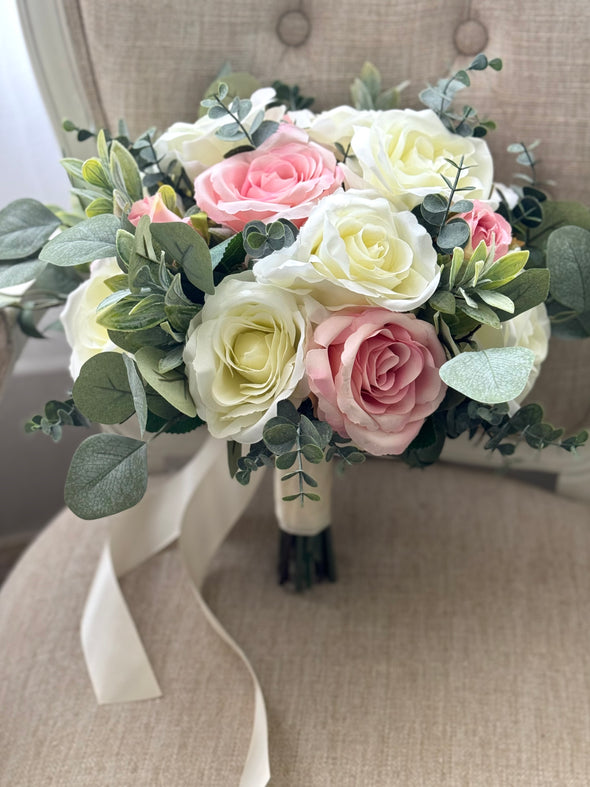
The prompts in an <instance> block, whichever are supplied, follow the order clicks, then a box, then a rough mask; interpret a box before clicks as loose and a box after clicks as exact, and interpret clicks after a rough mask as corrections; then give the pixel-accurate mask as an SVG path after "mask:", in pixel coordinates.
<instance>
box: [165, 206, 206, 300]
mask: <svg viewBox="0 0 590 787" xmlns="http://www.w3.org/2000/svg"><path fill="white" fill-rule="evenodd" d="M150 232H151V235H152V237H153V238H154V240H156V241H157V242H158V243H159V244H160V246H161V247H162V249H163V250H164V252H165V253H166V255H167V256H168V258H169V263H170V264H171V265H172V264H173V263H174V262H176V263H177V264H178V265H179V266H180V268H181V269H182V271H183V272H184V274H185V276H186V277H187V279H188V280H189V281H190V283H191V284H192V285H193V286H194V287H197V288H198V289H199V290H201V291H202V292H207V293H209V294H213V293H214V292H215V287H214V285H213V268H212V265H211V253H210V252H209V248H208V246H207V244H206V243H205V241H204V240H203V238H202V237H201V236H200V235H199V233H198V232H197V231H196V230H194V229H193V228H192V227H189V226H188V225H187V224H185V223H184V222H182V221H172V222H162V223H154V224H151V225H150Z"/></svg>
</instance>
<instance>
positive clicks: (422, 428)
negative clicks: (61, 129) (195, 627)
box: [0, 55, 590, 525]
mask: <svg viewBox="0 0 590 787" xmlns="http://www.w3.org/2000/svg"><path fill="white" fill-rule="evenodd" d="M488 67H490V68H492V69H495V70H499V69H500V68H501V62H500V61H499V60H488V59H487V58H486V57H485V55H478V56H477V57H476V58H475V59H474V60H473V62H472V63H471V64H470V65H469V66H468V67H467V68H466V69H464V70H461V71H459V72H457V73H455V74H453V75H452V76H451V77H450V78H447V79H442V80H440V81H439V82H438V83H437V84H435V85H433V86H430V87H428V88H427V89H426V90H424V91H423V92H422V93H421V95H420V98H421V100H422V102H423V104H424V105H425V108H424V109H421V110H414V109H400V108H397V105H398V103H399V92H400V91H399V89H398V88H391V89H389V90H383V89H382V86H381V80H380V76H379V73H378V71H377V70H376V69H375V68H374V67H372V66H371V65H370V64H365V66H364V67H363V70H362V72H361V76H360V78H359V79H357V80H355V82H354V84H353V86H352V88H351V92H352V97H353V103H354V104H355V106H354V107H353V106H340V107H336V108H334V109H331V110H328V111H326V112H321V113H319V114H315V113H313V112H312V111H311V110H310V109H309V106H310V105H311V99H307V98H305V97H304V96H302V95H301V94H300V92H299V89H298V88H297V87H289V86H287V85H284V84H282V83H275V84H274V85H273V87H263V88H257V89H255V90H254V91H253V92H252V87H256V85H255V84H254V85H252V82H253V80H252V78H251V77H247V76H245V75H240V74H232V73H227V74H225V75H223V76H222V77H220V78H218V79H217V80H216V81H215V82H214V83H213V85H212V86H211V89H210V90H209V91H208V93H207V96H206V98H205V99H204V100H203V102H202V114H201V117H199V119H198V120H197V121H196V122H195V123H175V124H173V125H172V126H171V127H170V128H169V129H167V130H166V131H165V132H164V133H163V134H161V135H160V136H158V135H157V134H156V132H155V130H154V129H150V130H149V131H147V132H145V133H144V134H142V135H141V136H140V137H139V138H138V139H136V140H135V141H132V140H131V139H130V138H129V134H128V132H127V129H126V127H125V125H124V124H121V126H120V128H119V132H118V135H117V136H113V135H111V134H110V133H109V132H108V131H106V130H102V131H99V132H98V134H94V133H93V132H90V131H86V130H81V129H77V128H76V127H75V126H74V124H72V123H69V122H67V123H66V124H65V127H66V128H68V129H70V130H72V131H77V133H78V137H79V138H80V139H84V138H86V137H89V136H95V137H96V145H97V155H96V157H94V158H90V159H88V160H87V161H79V160H76V159H71V158H70V159H65V160H64V161H63V165H64V167H65V168H66V170H67V173H68V175H69V177H70V180H71V183H72V187H73V188H72V194H73V197H74V203H75V205H76V206H77V209H78V210H77V211H74V212H71V213H66V212H64V211H60V210H55V209H50V208H47V207H45V206H43V205H41V204H39V203H38V202H35V201H34V200H17V201H16V202H14V203H12V204H11V205H9V206H8V207H6V208H5V209H4V210H3V211H2V212H1V213H0V258H1V259H3V260H5V261H7V262H5V264H4V265H3V266H2V267H1V268H0V286H6V285H13V284H19V283H22V282H25V281H29V280H31V279H34V283H33V285H32V286H30V287H29V289H27V290H26V292H25V294H24V295H21V296H5V299H4V303H7V304H11V305H16V306H17V307H18V308H19V309H21V322H22V324H23V326H24V327H25V328H27V327H28V330H29V331H31V330H32V331H34V330H35V328H34V321H33V320H32V319H31V315H32V314H33V313H34V310H35V309H37V308H40V307H47V306H48V305H53V304H54V303H55V302H59V301H60V300H62V299H63V296H64V293H66V294H67V300H66V304H65V309H64V310H63V314H62V317H61V319H62V322H63V326H64V328H65V332H66V336H67V338H68V341H69V343H70V345H71V347H72V360H71V373H72V376H73V378H74V384H73V389H72V395H71V398H69V399H67V400H66V401H64V402H56V401H52V402H49V403H48V404H47V405H46V407H45V411H44V413H43V414H42V415H38V416H35V417H34V418H33V419H32V420H31V421H30V423H29V424H28V427H27V428H28V429H29V430H30V431H35V430H41V431H43V432H45V433H47V434H49V435H51V436H52V437H54V438H55V439H57V438H59V435H60V433H61V429H62V427H63V426H64V425H70V424H73V425H82V424H87V423H88V421H92V422H96V423H99V424H121V423H123V422H125V421H127V420H128V419H129V418H131V416H133V415H135V416H136V418H137V421H138V425H139V435H138V437H137V438H135V437H129V436H124V435H121V434H112V433H106V434H105V433H103V434H94V435H92V436H90V437H88V438H87V439H86V440H85V441H84V442H83V443H82V444H81V445H80V447H79V448H78V450H77V451H76V453H75V454H74V457H73V459H72V464H71V468H70V471H69V475H68V478H67V482H66V489H65V497H66V502H67V504H68V505H69V506H70V507H71V509H72V510H73V511H74V512H75V513H76V514H78V515H79V516H81V517H83V518H89V519H91V518H96V517H102V516H106V515H110V514H113V513H115V512H118V511H121V510H123V509H125V508H129V507H131V506H134V505H135V504H136V503H137V502H138V501H139V500H140V499H141V497H142V496H143V494H144V492H145V489H146V483H147V462H146V454H147V444H148V442H149V441H150V440H152V439H153V438H154V437H156V436H157V435H159V434H161V433H163V432H172V433H184V432H188V431H190V430H193V429H195V428H197V427H204V428H206V429H207V430H209V432H210V433H211V435H213V436H214V437H217V438H219V439H222V440H226V441H227V444H228V458H229V470H230V472H231V474H232V475H233V476H235V478H236V481H237V482H239V483H241V484H247V483H248V481H249V479H250V476H251V474H252V473H253V472H255V471H256V470H257V469H258V468H259V467H261V466H263V465H268V466H271V467H275V468H277V469H278V471H279V480H280V482H281V484H282V485H283V486H282V492H281V488H280V486H279V493H278V494H279V498H280V499H281V502H284V503H285V505H284V506H282V508H283V509H284V510H285V512H286V513H285V517H286V518H287V519H288V518H289V516H290V515H289V513H288V512H287V508H288V507H289V506H290V507H291V510H297V511H303V512H304V513H303V514H302V515H299V516H303V518H305V517H311V518H312V519H313V517H314V513H313V507H314V505H315V506H320V505H321V501H320V498H321V491H322V490H321V484H320V487H318V478H321V477H322V473H324V472H325V471H324V466H325V463H326V461H329V460H337V462H338V463H339V464H341V465H347V464H348V465H351V464H355V463H358V462H361V461H363V460H364V458H365V456H367V455H373V456H396V457H399V458H401V459H402V460H404V461H405V462H407V463H409V464H410V465H413V466H425V465H428V464H431V463H433V462H435V461H436V460H437V458H438V457H439V455H440V453H441V450H442V448H443V445H444V443H445V440H446V439H447V438H456V437H458V436H459V435H460V434H462V433H464V432H467V433H469V435H470V436H474V435H475V434H483V435H484V436H485V440H484V443H483V447H484V448H485V449H488V450H496V451H499V452H500V453H501V454H503V455H505V456H509V455H511V454H512V453H513V452H514V450H515V448H516V446H517V444H518V442H520V441H522V440H524V441H525V442H526V443H528V444H529V445H530V446H533V447H534V448H544V447H546V446H549V445H557V446H560V447H561V448H562V449H565V450H567V451H575V449H576V448H577V447H578V446H580V445H582V444H583V443H584V441H585V440H586V438H587V433H585V432H583V433H580V434H578V435H573V436H570V437H565V438H564V437H563V434H562V431H563V430H560V429H555V428H554V427H552V426H551V425H550V424H547V423H545V422H544V419H543V411H542V409H541V407H540V406H539V405H536V404H526V405H525V406H520V404H521V402H522V400H523V398H524V397H525V396H526V395H527V394H528V392H529V391H530V389H531V387H532V385H533V383H534V380H535V377H536V376H537V374H538V371H539V367H540V364H541V362H542V361H543V359H544V357H545V355H546V351H547V341H548V338H549V333H550V319H551V321H552V322H553V324H554V325H555V326H556V330H557V331H558V332H559V335H562V336H563V335H568V336H580V337H583V336H588V335H590V231H589V230H590V212H589V211H588V210H587V209H586V208H584V207H583V206H581V205H578V204H574V203H562V202H556V201H552V200H550V199H549V198H548V196H547V193H546V190H545V188H544V187H543V185H542V183H540V182H539V179H538V173H537V162H536V159H535V153H534V149H535V147H536V144H535V143H533V144H530V145H525V144H524V143H520V142H519V143H515V144H514V145H512V146H511V148H510V151H511V152H513V153H514V154H515V155H516V164H517V165H519V166H522V168H523V171H522V172H520V173H518V178H519V182H520V186H518V187H510V188H509V187H506V186H503V185H500V184H496V183H495V182H494V174H493V161H492V156H491V154H490V150H489V148H488V146H487V144H486V141H485V139H484V137H485V135H486V133H487V131H489V130H492V129H493V127H494V124H493V123H492V122H491V121H486V120H483V119H481V118H480V117H479V116H478V115H477V113H476V112H475V110H474V109H473V108H472V107H469V106H464V107H463V108H462V109H460V110H457V109H456V108H455V104H456V98H457V94H458V93H459V92H460V91H462V90H463V89H465V88H466V87H467V86H468V85H469V83H470V80H471V78H472V76H473V74H474V72H477V71H481V70H484V69H486V68H488ZM248 96H249V97H248ZM515 131H516V130H515ZM317 510H319V508H318V509H317ZM323 524H324V525H327V524H329V519H328V520H327V521H325V522H324V523H323Z"/></svg>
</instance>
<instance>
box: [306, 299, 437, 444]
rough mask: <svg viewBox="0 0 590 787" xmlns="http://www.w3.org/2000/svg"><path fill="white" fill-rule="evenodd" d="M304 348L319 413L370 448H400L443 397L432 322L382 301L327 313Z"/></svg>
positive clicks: (311, 386)
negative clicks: (390, 307)
mask: <svg viewBox="0 0 590 787" xmlns="http://www.w3.org/2000/svg"><path fill="white" fill-rule="evenodd" d="M313 340H314V343H313V345H312V349H310V350H309V351H308V353H307V358H306V371H307V376H308V381H309V386H310V388H311V390H312V392H313V393H314V394H315V395H316V396H317V398H318V407H317V409H318V415H319V417H320V418H322V419H323V420H324V421H327V422H328V423H329V424H330V426H331V427H332V428H333V429H335V430H336V431H337V432H338V433H339V434H341V435H342V436H343V437H350V438H351V439H352V440H353V442H354V443H355V444H356V445H357V446H358V447H359V448H361V449H363V450H365V451H368V452H369V453H371V454H374V455H377V456H381V455H383V454H401V453H402V452H403V451H404V450H405V449H406V448H407V447H408V445H409V444H410V443H411V442H412V440H413V439H414V438H415V437H416V435H417V434H418V432H419V431H420V429H421V427H422V424H423V423H424V419H425V418H426V417H427V416H428V415H430V414H431V413H433V412H434V411H435V410H436V408H437V407H438V405H439V404H440V403H441V401H442V400H443V397H444V395H445V391H446V385H445V384H444V383H443V382H442V380H441V379H440V376H439V373H438V370H439V368H440V367H441V366H442V364H443V363H444V362H445V361H446V357H445V352H444V350H443V347H442V345H441V344H440V342H439V340H438V338H437V335H436V332H435V330H434V328H433V327H432V325H430V324H429V323H427V322H424V321H423V320H418V319H416V317H415V316H414V315H413V314H407V313H406V314H402V313H399V312H390V311H387V310H386V309H365V310H364V311H362V312H360V313H359V312H355V313H352V312H350V311H349V310H348V311H343V312H339V313H337V314H334V315H333V316H332V317H328V319H327V320H325V321H324V322H322V323H320V325H318V327H317V328H316V330H315V333H314V337H313Z"/></svg>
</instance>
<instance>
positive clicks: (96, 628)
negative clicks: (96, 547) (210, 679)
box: [80, 437, 270, 787]
mask: <svg viewBox="0 0 590 787" xmlns="http://www.w3.org/2000/svg"><path fill="white" fill-rule="evenodd" d="M261 476H262V470H260V471H258V472H257V473H256V474H255V475H253V477H252V480H251V481H250V484H249V485H248V486H246V487H244V486H241V485H240V484H238V483H237V482H236V481H234V480H232V479H231V478H230V477H229V474H228V471H227V461H226V444H225V442H224V441H223V440H215V439H214V438H212V437H208V438H207V440H206V442H205V443H204V445H203V447H202V448H201V449H200V450H198V451H197V453H196V454H195V456H194V457H193V458H192V459H191V460H190V461H189V462H188V463H187V464H186V465H185V467H184V468H183V469H182V470H180V471H179V472H177V473H175V474H174V475H172V476H170V477H167V478H158V477H150V480H149V483H148V489H147V492H146V494H145V496H144V498H143V499H142V500H141V502H140V503H139V504H138V505H136V506H135V507H134V508H132V509H129V510H128V511H123V512H122V513H120V514H117V515H116V516H114V517H110V518H109V536H108V539H107V542H106V544H105V546H104V548H103V551H102V554H101V557H100V560H99V563H98V567H97V570H96V574H95V576H94V579H93V581H92V585H91V587H90V591H89V594H88V598H87V600H86V605H85V608H84V612H83V615H82V623H81V629H80V633H81V639H82V649H83V651H84V657H85V659H86V665H87V667H88V672H89V674H90V679H91V681H92V685H93V688H94V692H95V694H96V697H97V700H98V702H99V703H100V704H108V703H114V702H129V701H133V700H146V699H153V698H155V697H160V696H161V694H162V692H161V690H160V687H159V685H158V681H157V679H156V676H155V675H154V672H153V670H152V667H151V665H150V662H149V659H148V657H147V654H146V652H145V650H144V647H143V644H142V642H141V639H140V637H139V634H138V632H137V629H136V627H135V623H134V622H133V618H132V617H131V613H130V612H129V609H128V607H127V604H126V602H125V599H124V597H123V594H122V592H121V588H120V586H119V582H118V578H119V577H121V576H123V574H125V573H127V572H128V571H131V570H132V569H133V568H136V567H137V566H139V565H140V564H141V563H143V562H144V561H145V560H147V559H148V558H150V557H152V556H153V555H155V554H157V553H158V552H159V551H161V550H162V549H164V548H165V547H167V546H168V545H169V544H171V543H172V542H174V541H175V540H176V539H179V548H180V552H181V554H182V557H183V560H184V562H185V565H186V567H187V570H188V573H189V576H190V578H191V582H192V585H193V590H194V593H195V596H196V599H197V601H198V603H199V604H200V606H201V609H202V610H203V612H204V614H205V616H206V618H207V620H208V621H209V623H210V625H211V626H212V627H213V629H214V630H215V631H216V632H217V634H219V636H220V637H221V638H222V639H223V640H224V641H225V642H226V643H227V644H228V645H229V646H230V648H232V650H234V652H235V653H236V654H237V655H238V656H239V657H240V659H241V660H242V661H243V663H244V665H245V666H246V668H247V670H248V672H249V673H250V676H251V678H252V682H253V684H254V723H253V728H252V735H251V739H250V747H249V750H248V755H247V758H246V763H245V765H244V770H243V772H242V777H241V780H240V787H264V785H266V784H267V783H268V781H269V779H270V766H269V757H268V725H267V719H266V709H265V706H264V698H263V695H262V690H261V688H260V684H259V682H258V679H257V677H256V674H255V672H254V669H253V668H252V665H251V664H250V662H249V661H248V659H247V657H246V655H245V654H244V652H243V651H242V649H241V648H240V647H239V646H238V645H237V643H236V642H235V641H234V640H233V639H232V638H231V637H230V636H229V634H228V633H227V632H226V631H225V630H224V628H223V627H222V625H221V623H220V622H219V621H218V620H217V618H216V617H215V615H214V614H213V612H212V611H211V610H210V609H209V607H208V606H207V604H206V603H205V601H204V599H203V597H202V595H201V586H202V584H203V581H204V579H205V576H206V574H207V570H208V567H209V564H210V562H211V560H212V558H213V557H214V555H215V553H216V552H217V550H218V548H219V547H220V545H221V543H222V542H223V540H224V539H225V537H226V536H227V535H228V533H229V532H230V530H231V529H232V527H233V526H234V524H235V523H236V522H237V520H238V519H239V517H240V515H241V514H242V513H243V511H244V510H245V508H246V507H247V505H248V503H249V502H250V500H251V499H252V497H253V496H254V493H255V491H256V488H257V486H258V484H259V483H260V480H261Z"/></svg>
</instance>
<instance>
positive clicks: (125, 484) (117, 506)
mask: <svg viewBox="0 0 590 787" xmlns="http://www.w3.org/2000/svg"><path fill="white" fill-rule="evenodd" d="M147 478H148V470H147V445H146V443H144V442H143V441H141V440H134V439H132V438H130V437H123V436H122V435H114V434H98V435H92V436H91V437H88V438H86V440H84V442H83V443H81V444H80V445H79V446H78V449H77V450H76V452H75V454H74V456H73V457H72V462H71V465H70V469H69V471H68V475H67V478H66V483H65V501H66V505H68V506H69V508H70V509H71V510H72V511H73V512H74V514H76V516H79V517H80V518H81V519H99V518H101V517H105V516H111V515H112V514H117V513H118V512H119V511H123V510H125V509H127V508H132V507H133V506H134V505H136V504H137V503H139V501H140V500H141V498H142V497H143V496H144V494H145V491H146V488H147Z"/></svg>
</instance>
